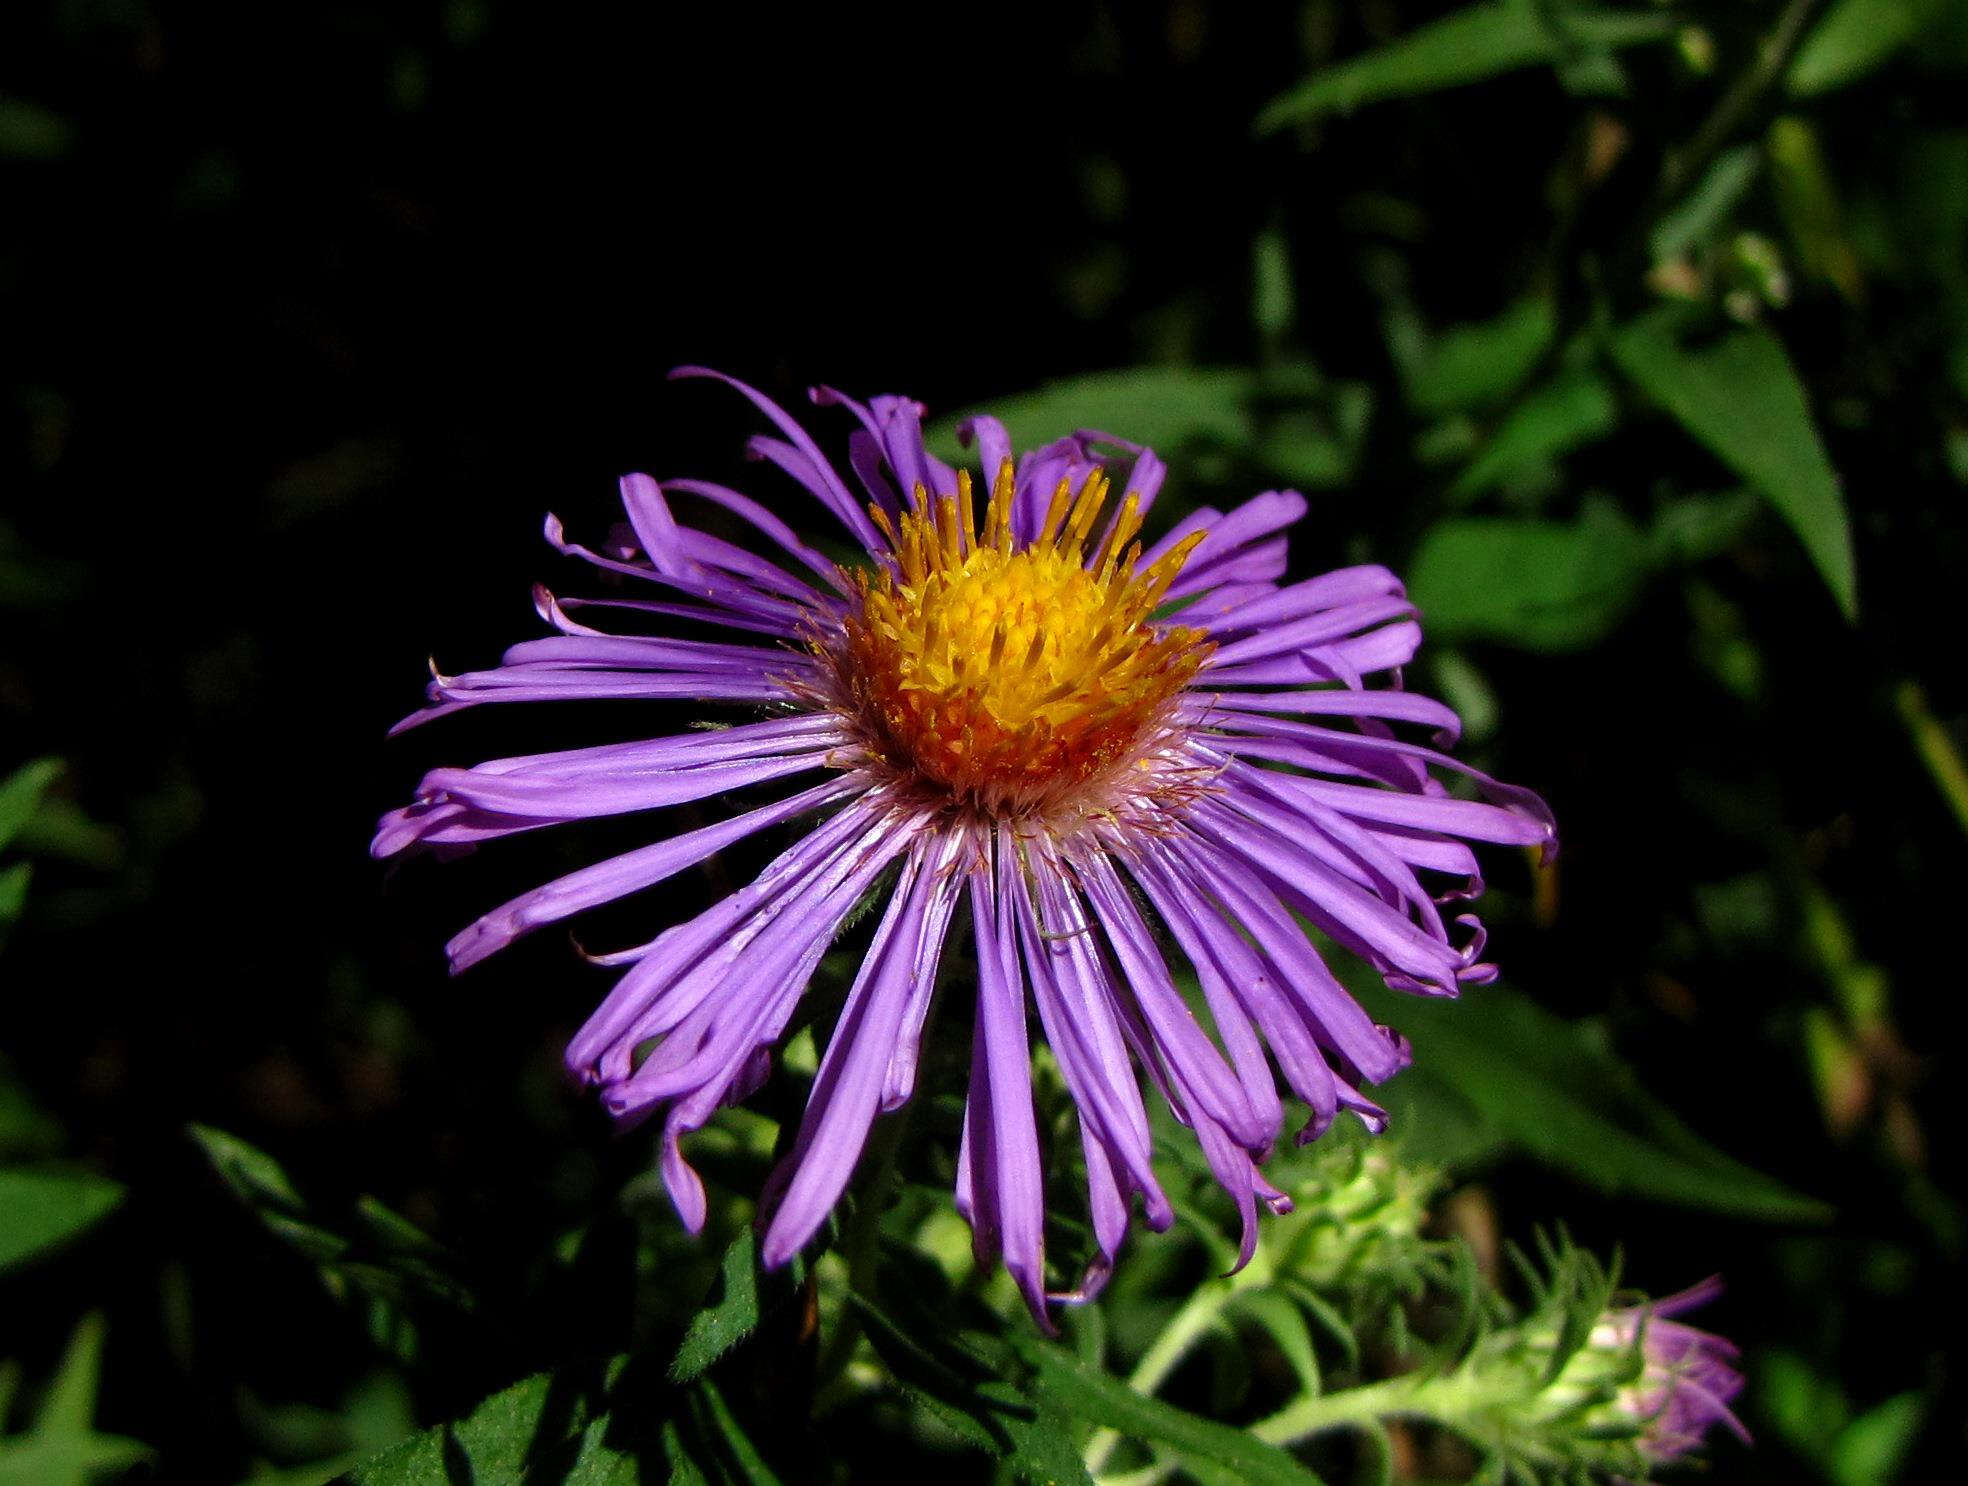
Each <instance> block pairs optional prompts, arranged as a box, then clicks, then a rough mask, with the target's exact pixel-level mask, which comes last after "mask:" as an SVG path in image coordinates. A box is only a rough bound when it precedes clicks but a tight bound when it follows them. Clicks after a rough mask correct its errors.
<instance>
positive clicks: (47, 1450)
mask: <svg viewBox="0 0 1968 1486" xmlns="http://www.w3.org/2000/svg"><path fill="white" fill-rule="evenodd" d="M102 1348H103V1318H102V1317H101V1316H100V1315H89V1316H86V1317H84V1318H83V1320H82V1322H81V1323H80V1324H79V1325H78V1326H77V1327H76V1328H75V1334H74V1336H73V1337H71V1338H70V1340H69V1343H68V1351H67V1353H66V1354H65V1355H64V1356H63V1358H62V1361H61V1366H60V1368H59V1369H58V1370H57V1371H56V1373H55V1376H54V1379H53V1380H52V1381H51V1382H50V1383H49V1384H48V1386H47V1390H46V1392H45V1393H43V1395H42V1398H41V1406H40V1408H39V1409H38V1410H37V1411H36V1413H35V1416H34V1424H33V1426H32V1427H31V1428H29V1429H28V1430H27V1431H26V1432H25V1433H23V1434H18V1435H4V1434H0V1486H88V1483H90V1482H95V1481H104V1480H109V1479H112V1478H114V1477H116V1476H119V1475H121V1474H123V1473H124V1472H126V1471H128V1470H129V1469H130V1468H131V1467H132V1466H134V1465H137V1464H138V1463H139V1462H141V1461H144V1460H147V1459H148V1458H149V1457H150V1454H151V1452H150V1449H149V1447H148V1446H146V1445H144V1444H142V1443H140V1442H139V1441H137V1440H131V1439H124V1438H123V1437H122V1436H120V1435H114V1434H100V1433H98V1432H97V1431H96V1428H95V1417H96V1384H97V1381H98V1379H99V1378H100V1377H101V1374H102ZM18 1377H19V1373H18V1371H17V1364H14V1363H6V1364H0V1431H4V1429H5V1427H6V1423H7V1411H8V1406H9V1403H10V1402H11V1399H12V1396H13V1390H14V1383H15V1382H16V1381H17V1380H18Z"/></svg>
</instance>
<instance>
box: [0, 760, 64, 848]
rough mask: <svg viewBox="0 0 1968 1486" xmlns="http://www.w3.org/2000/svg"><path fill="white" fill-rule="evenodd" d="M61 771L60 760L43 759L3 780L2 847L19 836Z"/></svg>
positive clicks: (0, 801) (0, 808)
mask: <svg viewBox="0 0 1968 1486" xmlns="http://www.w3.org/2000/svg"><path fill="white" fill-rule="evenodd" d="M61 771H62V762H61V760H60V759H55V758H41V759H36V760H34V762H32V763H29V764H22V765H21V766H20V767H19V768H18V769H16V770H14V772H13V773H11V774H9V775H8V776H7V777H6V778H5V779H4V780H0V846H6V845H7V844H8V843H9V842H11V841H12V840H13V839H14V837H15V836H16V835H18V834H19V833H20V830H21V828H22V827H23V826H25V825H26V824H27V822H28V819H29V817H31V816H32V815H33V814H34V811H35V808H36V807H37V806H39V805H40V803H41V796H42V795H44V794H46V793H47V790H48V786H49V785H51V784H53V783H54V782H55V780H56V778H57V777H58V776H59V775H60V774H61Z"/></svg>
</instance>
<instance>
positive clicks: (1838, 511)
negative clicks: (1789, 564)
mask: <svg viewBox="0 0 1968 1486" xmlns="http://www.w3.org/2000/svg"><path fill="white" fill-rule="evenodd" d="M1677 319H1678V316H1677V315H1676V314H1675V312H1674V311H1672V310H1671V309H1669V310H1659V311H1655V312H1654V313H1652V314H1649V315H1646V316H1644V317H1642V318H1641V319H1639V320H1636V321H1634V322H1633V323H1631V324H1630V325H1627V326H1626V327H1624V328H1623V329H1621V330H1620V331H1618V332H1617V333H1616V334H1615V335H1614V337H1613V340H1612V347H1611V349H1612V354H1613V359H1614V360H1615V361H1616V362H1617V363H1618V364H1619V367H1620V369H1621V370H1622V371H1624V372H1625V373H1626V374H1627V375H1628V376H1629V377H1631V378H1632V379H1633V381H1634V383H1635V384H1636V385H1637V386H1638V387H1639V388H1640V390H1641V391H1642V392H1644V393H1646V394H1647V396H1648V397H1650V398H1652V399H1653V400H1654V401H1655V402H1657V403H1659V404H1660V405H1661V406H1662V407H1663V408H1665V409H1666V410H1667V411H1668V412H1669V413H1670V414H1672V415H1673V417H1674V418H1675V419H1676V420H1677V421H1678V422H1679V423H1680V424H1681V426H1682V427H1683V428H1685V429H1686V430H1687V431H1688V432H1689V433H1690V434H1692V435H1693V436H1694V437H1695V438H1696V439H1697V440H1699V441H1700V442H1701V443H1702V444H1704V445H1705V446H1707V447H1708V448H1709V449H1710V450H1711V451H1712V452H1713V453H1714V454H1715V455H1716V456H1717V457H1718V458H1720V459H1721V460H1722V461H1723V462H1724V463H1725V464H1727V465H1728V466H1729V467H1730V468H1731V469H1733V470H1735V471H1736V473H1737V474H1739V475H1741V476H1742V477H1743V478H1744V479H1745V480H1747V481H1749V483H1750V484H1751V485H1753V486H1755V487H1756V488H1757V489H1758V490H1759V491H1761V492H1762V493H1763V495H1764V496H1765V497H1766V498H1768V500H1769V501H1770V503H1771V505H1773V506H1775V507H1776V509H1777V513H1778V514H1779V515H1780V516H1782V517H1783V518H1784V520H1785V521H1787V522H1788V523H1789V524H1790V527H1791V529H1792V530H1793V531H1795V532H1796V533H1797V535H1798V537H1799V538H1800V539H1801V540H1802V541H1803V543H1804V547H1805V550H1806V551H1808V552H1809V553H1810V555H1811V560H1812V562H1813V563H1815V564H1816V565H1817V569H1818V572H1819V573H1820V575H1822V577H1823V578H1824V581H1825V584H1826V585H1827V586H1828V587H1829V588H1830V589H1831V592H1832V596H1833V597H1834V598H1835V599H1836V600H1837V601H1838V606H1839V608H1840V609H1841V610H1842V611H1843V612H1844V614H1845V616H1846V617H1847V618H1848V619H1850V618H1853V617H1854V616H1855V615H1856V613H1857V609H1858V594H1857V575H1856V573H1855V572H1854V569H1853V560H1852V534H1851V529H1850V523H1849V522H1848V520H1847V518H1846V514H1845V500H1844V497H1843V495H1841V494H1840V492H1839V488H1838V476H1837V475H1836V474H1835V473H1834V472H1833V470H1832V467H1831V461H1830V460H1829V459H1828V458H1827V457H1826V455H1825V450H1824V445H1823V444H1822V443H1821V442H1820V441H1819V439H1818V431H1817V426H1816V424H1815V423H1814V422H1813V421H1812V418H1811V410H1810V407H1809V405H1808V403H1807V402H1806V401H1805V396H1804V386H1803V383H1801V382H1800V381H1799V380H1798V377H1797V372H1796V371H1795V369H1794V368H1793V367H1792V366H1791V364H1790V358H1789V357H1787V356H1786V355H1785V354H1784V349H1783V347H1782V345H1781V344H1779V343H1778V341H1777V339H1776V338H1775V337H1774V336H1772V335H1771V334H1770V333H1769V332H1768V331H1766V330H1738V331H1733V332H1731V333H1730V334H1728V335H1727V336H1725V337H1724V338H1723V339H1722V340H1721V341H1720V342H1718V343H1717V344H1715V345H1714V346H1712V347H1709V348H1707V349H1704V350H1690V349H1688V348H1686V347H1684V346H1682V345H1681V344H1680V343H1679V341H1678V340H1677V338H1676V336H1675V334H1674V330H1673V326H1674V323H1675V321H1676V320H1677Z"/></svg>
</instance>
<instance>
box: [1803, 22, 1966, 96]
mask: <svg viewBox="0 0 1968 1486" xmlns="http://www.w3.org/2000/svg"><path fill="white" fill-rule="evenodd" d="M1947 6H1948V0H1837V3H1836V4H1834V5H1832V6H1831V7H1830V8H1829V9H1827V10H1826V11H1825V13H1824V16H1823V17H1822V18H1821V19H1820V20H1819V21H1818V23H1817V25H1815V26H1814V27H1812V29H1811V33H1810V35H1809V36H1807V37H1806V38H1805V40H1804V44H1803V45H1802V46H1801V47H1799V48H1798V49H1797V55H1796V56H1794V57H1792V58H1791V62H1790V72H1789V75H1788V82H1789V86H1790V91H1791V92H1792V93H1795V94H1797V95H1798V96H1800V97H1808V96H1810V95H1812V94H1814V93H1826V92H1830V91H1831V90H1832V89H1834V88H1842V87H1845V86H1847V85H1849V84H1851V83H1855V82H1857V81H1858V80H1859V79H1860V78H1862V77H1864V76H1866V75H1867V74H1868V73H1870V72H1873V71H1875V70H1877V69H1878V68H1879V67H1880V66H1881V65H1883V64H1884V63H1885V62H1886V61H1887V60H1889V59H1890V58H1891V57H1892V56H1893V54H1894V53H1895V52H1898V51H1899V50H1900V49H1901V48H1902V47H1904V46H1906V45H1907V43H1909V42H1910V41H1912V40H1914V39H1915V38H1916V37H1918V36H1919V35H1920V34H1921V33H1922V32H1923V31H1925V30H1926V29H1928V28H1929V27H1930V26H1932V25H1933V24H1934V22H1936V21H1938V20H1939V19H1940V18H1941V17H1942V16H1943V15H1944V14H1945V13H1946V10H1947Z"/></svg>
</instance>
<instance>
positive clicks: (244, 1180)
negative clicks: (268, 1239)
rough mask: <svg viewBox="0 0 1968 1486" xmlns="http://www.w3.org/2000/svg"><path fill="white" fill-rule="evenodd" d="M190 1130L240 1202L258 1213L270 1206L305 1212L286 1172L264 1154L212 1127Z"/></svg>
mask: <svg viewBox="0 0 1968 1486" xmlns="http://www.w3.org/2000/svg"><path fill="white" fill-rule="evenodd" d="M187 1128H188V1130H189V1132H190V1135H191V1138H192V1139H193V1140H195V1141H197V1142H198V1144H199V1146H200V1147H201V1148H202V1149H203V1150H204V1152H205V1156H206V1159H207V1160H209V1161H210V1162H211V1163H212V1168H213V1169H214V1170H215V1171H217V1172H218V1174H219V1175H220V1176H222V1177H224V1178H225V1182H226V1185H227V1186H229V1187H231V1188H232V1191H233V1195H234V1196H236V1197H237V1198H239V1200H240V1201H241V1202H244V1203H246V1204H247V1205H248V1206H249V1207H252V1208H253V1209H255V1210H256V1211H259V1210H263V1209H266V1208H269V1207H270V1208H273V1209H274V1210H276V1211H278V1212H283V1213H298V1212H301V1211H302V1210H303V1209H305V1207H306V1206H307V1204H306V1203H305V1202H304V1201H302V1199H301V1194H300V1193H299V1192H297V1191H296V1190H295V1189H294V1184H293V1182H291V1181H290V1180H288V1177H287V1172H286V1170H285V1169H284V1168H283V1167H282V1166H281V1164H280V1163H279V1162H278V1161H276V1160H274V1159H273V1157H271V1156H269V1155H268V1154H267V1153H266V1152H265V1151H263V1150H260V1149H259V1148H258V1147H257V1146H253V1145H249V1144H247V1142H245V1141H243V1140H241V1139H240V1138H239V1137H238V1136H237V1135H229V1134H227V1133H226V1132H225V1131H224V1130H215V1129H213V1128H212V1127H211V1126H210V1125H191V1126H189V1127H187Z"/></svg>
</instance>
